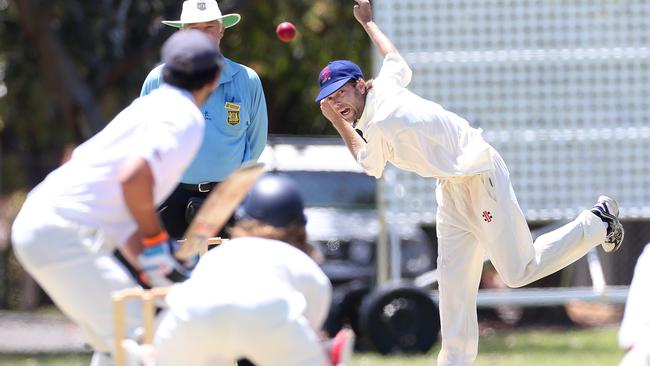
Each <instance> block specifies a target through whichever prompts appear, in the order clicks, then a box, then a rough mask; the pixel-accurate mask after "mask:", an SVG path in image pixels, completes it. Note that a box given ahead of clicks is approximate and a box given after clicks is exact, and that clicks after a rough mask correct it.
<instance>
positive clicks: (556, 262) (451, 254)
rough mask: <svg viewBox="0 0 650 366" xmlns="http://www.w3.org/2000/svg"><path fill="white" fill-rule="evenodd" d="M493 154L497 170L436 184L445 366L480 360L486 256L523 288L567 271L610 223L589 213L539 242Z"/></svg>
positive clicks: (600, 238)
mask: <svg viewBox="0 0 650 366" xmlns="http://www.w3.org/2000/svg"><path fill="white" fill-rule="evenodd" d="M492 155H493V158H492V160H493V163H494V164H493V165H494V166H493V169H492V170H490V171H488V172H486V173H483V174H478V175H474V176H468V177H461V178H453V179H440V180H439V181H438V187H437V189H436V200H437V202H438V213H437V218H436V219H437V223H436V230H437V236H438V276H439V277H438V281H439V289H440V304H439V306H440V321H441V326H442V328H441V332H442V348H441V350H440V353H439V354H438V365H439V366H451V365H453V366H461V365H470V364H472V362H473V361H474V359H475V358H476V355H477V351H478V320H477V316H476V296H477V291H478V286H479V282H480V279H481V273H482V269H483V258H484V257H485V254H487V255H488V257H489V258H490V260H491V261H492V264H493V265H494V267H495V268H496V270H497V272H498V273H499V275H500V276H501V278H502V279H503V281H504V282H505V283H506V284H507V285H508V286H510V287H520V286H524V285H526V284H529V283H531V282H533V281H535V280H538V279H540V278H542V277H544V276H547V275H549V274H551V273H553V272H556V271H558V270H560V269H562V268H564V267H566V266H567V265H569V264H571V263H573V262H574V261H576V260H578V259H579V258H580V257H582V256H583V255H585V254H586V253H587V252H588V251H589V250H590V249H591V248H593V247H594V246H596V245H598V244H600V243H602V242H603V241H604V240H605V235H606V230H607V225H606V224H605V223H604V222H603V221H602V220H601V219H599V218H598V217H597V216H596V215H594V214H592V213H591V212H590V211H583V212H582V213H580V215H578V217H577V218H576V219H575V220H573V221H572V222H570V223H568V224H567V225H565V226H563V227H561V228H559V229H557V230H555V231H552V232H550V233H547V234H545V235H542V236H540V237H539V238H538V239H537V240H536V241H535V242H534V243H533V240H532V237H531V234H530V230H529V228H528V224H527V223H526V218H525V217H524V214H523V213H522V211H521V208H520V207H519V204H518V202H517V198H516V197H515V194H514V191H513V189H512V184H511V183H510V175H509V172H508V169H507V167H506V165H505V163H504V161H503V159H501V156H499V154H498V153H497V152H496V151H492ZM549 194H552V192H549Z"/></svg>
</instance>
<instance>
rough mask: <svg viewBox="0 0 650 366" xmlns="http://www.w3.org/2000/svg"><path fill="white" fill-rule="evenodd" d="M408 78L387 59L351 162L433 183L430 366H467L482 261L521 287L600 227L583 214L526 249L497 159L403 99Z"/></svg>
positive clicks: (465, 128) (448, 121)
mask: <svg viewBox="0 0 650 366" xmlns="http://www.w3.org/2000/svg"><path fill="white" fill-rule="evenodd" d="M410 79H411V70H410V69H409V67H408V65H407V64H406V62H405V61H404V60H403V59H402V58H401V56H399V55H398V54H395V53H392V54H388V55H386V57H385V59H384V63H383V66H382V68H381V71H380V72H379V75H378V76H377V78H376V79H375V80H374V82H373V87H372V89H370V90H369V92H368V95H367V97H366V106H365V108H364V111H363V114H362V116H361V118H360V119H359V121H358V125H357V128H360V129H361V131H362V132H363V135H364V137H365V138H366V140H367V144H366V147H365V149H363V150H361V151H360V152H359V154H358V156H357V161H358V162H359V163H360V164H361V166H362V167H363V168H364V170H365V171H366V173H368V174H370V175H373V176H375V177H380V176H381V174H382V172H383V170H384V167H385V165H386V162H387V161H390V162H391V163H393V164H394V165H395V166H397V167H398V168H401V169H404V170H408V171H411V172H415V173H417V174H418V175H420V176H423V177H435V178H438V185H437V189H436V201H437V203H438V210H437V214H436V234H437V236H438V267H437V269H438V284H439V290H440V303H439V308H440V323H441V329H442V347H441V350H440V353H439V355H438V365H439V366H467V365H470V364H471V363H472V362H473V361H474V359H475V358H476V354H477V351H478V321H477V316H476V296H477V290H478V285H479V282H480V279H481V273H482V268H483V259H484V258H485V256H486V255H487V256H488V257H489V258H490V260H491V261H492V264H493V265H494V267H495V268H496V269H497V271H498V272H499V274H500V276H501V278H502V279H503V280H504V282H505V283H506V284H507V285H508V286H510V287H520V286H524V285H526V284H528V283H530V282H532V281H535V280H537V279H540V278H542V277H544V276H547V275H549V274H551V273H553V272H555V271H557V270H559V269H561V268H564V267H565V266H567V265H569V264H570V263H572V262H574V261H576V260H578V259H579V258H580V257H582V256H584V255H585V254H586V253H587V252H588V251H589V250H590V249H591V248H593V247H594V246H596V245H598V244H600V243H602V242H603V241H604V239H605V234H606V228H607V225H606V224H605V223H604V222H603V221H602V220H600V219H599V218H598V217H597V216H596V215H594V214H593V213H591V212H589V211H588V210H585V211H583V212H582V213H580V215H579V216H578V217H577V218H576V219H575V220H573V221H572V222H570V223H568V224H567V225H564V226H563V227H561V228H559V229H558V230H555V231H552V232H550V233H547V234H545V235H542V236H540V237H539V238H538V239H537V240H536V241H535V242H534V243H533V240H532V237H531V234H530V230H529V228H528V224H527V222H526V218H525V217H524V214H523V213H522V211H521V208H520V207H519V203H518V202H517V198H516V197H515V193H514V190H513V189H512V184H511V182H510V173H509V172H508V168H507V167H506V164H505V162H504V161H503V159H502V158H501V156H500V155H499V154H498V152H497V151H496V150H494V148H492V147H491V146H490V145H489V144H488V143H487V142H485V140H484V139H483V137H482V136H481V131H480V130H479V129H475V128H472V127H471V126H470V125H469V123H468V122H467V121H466V120H464V119H463V118H461V117H459V116H457V115H456V114H454V113H451V112H448V111H446V110H444V109H443V108H442V107H441V106H440V105H438V104H436V103H433V102H431V101H428V100H425V99H423V98H420V97H418V96H417V95H415V94H413V93H411V92H410V91H408V90H407V89H406V88H405V87H406V85H407V84H408V83H409V81H410ZM432 189H433V187H432Z"/></svg>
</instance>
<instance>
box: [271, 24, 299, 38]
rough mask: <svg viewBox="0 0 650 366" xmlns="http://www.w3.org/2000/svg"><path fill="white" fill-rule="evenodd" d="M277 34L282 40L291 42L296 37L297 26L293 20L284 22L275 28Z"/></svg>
mask: <svg viewBox="0 0 650 366" xmlns="http://www.w3.org/2000/svg"><path fill="white" fill-rule="evenodd" d="M275 34H277V35H278V38H279V39H280V40H281V41H282V42H291V41H293V39H294V38H296V26H295V25H293V23H291V22H282V23H280V24H278V27H277V28H275Z"/></svg>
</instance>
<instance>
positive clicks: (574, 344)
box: [0, 327, 623, 366]
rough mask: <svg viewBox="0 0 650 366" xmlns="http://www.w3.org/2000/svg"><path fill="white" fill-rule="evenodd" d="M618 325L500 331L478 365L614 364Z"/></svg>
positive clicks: (358, 363)
mask: <svg viewBox="0 0 650 366" xmlns="http://www.w3.org/2000/svg"><path fill="white" fill-rule="evenodd" d="M617 330H618V329H617V328H613V327H612V328H604V329H582V330H544V331H541V330H535V331H517V332H509V333H498V334H495V335H488V336H483V337H481V339H480V349H479V356H478V359H477V360H476V363H475V364H474V366H488V365H498V366H522V365H523V366H526V365H534V366H565V365H566V366H576V365H580V366H611V365H617V364H618V363H619V361H620V360H621V358H622V357H623V353H622V352H621V351H620V350H619V349H618V347H617V341H616V332H617ZM437 353H438V347H436V348H435V349H433V350H432V351H431V352H430V353H429V354H427V355H423V356H415V357H405V356H390V357H388V356H381V355H377V354H370V353H362V354H357V355H355V358H354V360H353V361H354V362H353V363H352V365H353V366H389V365H390V366H433V365H435V359H436V354H437ZM88 361H89V356H88V355H84V354H81V355H3V354H0V366H10V365H11V366H80V365H84V366H85V365H88Z"/></svg>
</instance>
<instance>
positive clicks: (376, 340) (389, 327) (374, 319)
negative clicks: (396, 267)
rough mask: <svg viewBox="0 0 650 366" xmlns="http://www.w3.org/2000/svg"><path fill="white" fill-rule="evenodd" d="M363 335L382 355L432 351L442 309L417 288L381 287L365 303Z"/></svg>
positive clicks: (363, 306) (402, 286)
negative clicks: (439, 313)
mask: <svg viewBox="0 0 650 366" xmlns="http://www.w3.org/2000/svg"><path fill="white" fill-rule="evenodd" d="M359 321H360V326H361V329H362V332H363V334H364V335H365V336H366V337H368V338H369V339H370V341H371V342H372V344H373V345H374V346H375V347H376V348H377V351H379V352H380V353H382V354H389V353H406V354H417V353H425V352H428V351H429V350H430V349H431V347H433V345H434V344H435V343H436V341H437V339H438V333H439V332H440V319H439V315H438V307H437V306H436V304H435V303H434V301H433V299H432V298H431V297H430V296H429V294H428V293H427V292H426V291H424V290H422V289H420V288H418V287H414V286H410V285H404V284H397V285H389V286H387V287H384V288H380V289H377V290H375V291H374V292H372V293H371V294H370V295H368V296H367V297H366V298H365V299H364V300H363V302H362V303H361V308H360V309H359Z"/></svg>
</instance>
